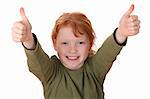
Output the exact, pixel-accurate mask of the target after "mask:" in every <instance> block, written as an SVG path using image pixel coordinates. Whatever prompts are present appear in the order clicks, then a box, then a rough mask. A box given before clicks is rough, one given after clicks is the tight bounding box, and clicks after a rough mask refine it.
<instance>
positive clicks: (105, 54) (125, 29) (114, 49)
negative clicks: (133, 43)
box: [93, 5, 140, 79]
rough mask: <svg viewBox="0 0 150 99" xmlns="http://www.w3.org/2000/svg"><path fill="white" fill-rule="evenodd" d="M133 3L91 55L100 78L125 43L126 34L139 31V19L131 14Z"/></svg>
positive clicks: (102, 77) (103, 75) (134, 33)
mask: <svg viewBox="0 0 150 99" xmlns="http://www.w3.org/2000/svg"><path fill="white" fill-rule="evenodd" d="M133 10H134V5H131V6H130V8H129V10H128V11H127V12H125V14H124V15H123V16H122V18H121V20H120V24H119V27H118V29H116V30H115V31H114V33H113V35H111V36H110V37H108V38H107V39H106V40H105V42H104V43H103V45H102V46H101V47H100V48H99V50H98V51H97V53H96V54H95V55H94V56H93V64H95V65H94V66H95V71H96V73H97V74H98V76H99V77H100V78H101V79H104V78H105V76H106V74H107V73H108V71H109V69H110V68H111V66H112V64H113V62H114V61H115V60H116V57H117V55H118V54H119V53H120V51H121V49H122V47H123V46H124V45H125V44H126V39H127V37H128V36H133V35H136V34H137V33H138V32H139V28H140V21H139V20H138V16H136V15H131V13H132V12H133Z"/></svg>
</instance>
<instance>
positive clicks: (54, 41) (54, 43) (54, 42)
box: [53, 39, 57, 51]
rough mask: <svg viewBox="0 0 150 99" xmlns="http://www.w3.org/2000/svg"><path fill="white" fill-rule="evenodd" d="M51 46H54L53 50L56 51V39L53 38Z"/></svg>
mask: <svg viewBox="0 0 150 99" xmlns="http://www.w3.org/2000/svg"><path fill="white" fill-rule="evenodd" d="M53 47H54V49H55V51H57V46H56V39H53Z"/></svg>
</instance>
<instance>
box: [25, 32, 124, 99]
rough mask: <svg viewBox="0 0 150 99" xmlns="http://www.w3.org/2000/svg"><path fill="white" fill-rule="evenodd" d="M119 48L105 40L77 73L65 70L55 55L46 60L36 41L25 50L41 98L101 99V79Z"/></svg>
mask: <svg viewBox="0 0 150 99" xmlns="http://www.w3.org/2000/svg"><path fill="white" fill-rule="evenodd" d="M122 47H123V46H120V45H118V44H117V43H116V41H115V39H114V36H113V35H111V36H110V37H108V38H107V39H106V40H105V41H104V43H103V45H102V46H101V47H100V48H99V49H98V51H97V52H96V54H95V55H93V56H91V57H88V58H87V59H86V61H85V63H84V65H83V66H82V68H80V69H78V70H74V71H73V70H69V69H67V68H66V67H64V66H63V64H62V63H61V62H60V60H59V58H57V57H56V56H55V55H54V56H52V57H50V58H49V56H48V55H47V54H46V53H45V52H44V51H43V50H42V48H41V46H40V44H39V42H38V41H37V44H36V48H35V49H34V50H28V49H25V52H26V55H27V63H28V66H29V70H30V71H31V72H32V73H33V74H34V75H35V76H36V77H38V78H39V79H40V81H41V82H42V84H43V90H44V96H45V99H104V92H103V83H104V80H105V76H106V74H107V73H108V71H109V70H110V68H111V66H112V64H113V62H114V61H115V59H116V57H117V55H118V54H119V52H120V50H121V49H122Z"/></svg>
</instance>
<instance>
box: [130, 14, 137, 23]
mask: <svg viewBox="0 0 150 99" xmlns="http://www.w3.org/2000/svg"><path fill="white" fill-rule="evenodd" d="M137 20H138V16H137V15H131V16H130V17H129V22H134V21H137Z"/></svg>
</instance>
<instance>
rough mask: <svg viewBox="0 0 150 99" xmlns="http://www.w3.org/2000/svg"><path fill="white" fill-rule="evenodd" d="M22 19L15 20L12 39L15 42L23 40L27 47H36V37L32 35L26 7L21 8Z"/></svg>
mask: <svg viewBox="0 0 150 99" xmlns="http://www.w3.org/2000/svg"><path fill="white" fill-rule="evenodd" d="M20 16H21V18H22V20H21V21H19V22H15V23H14V24H13V26H12V39H13V40H14V41H15V42H22V43H23V44H24V45H25V47H27V48H29V49H31V48H33V47H34V38H33V35H32V32H31V30H32V26H31V24H30V22H29V20H28V18H27V17H26V15H25V11H24V8H20Z"/></svg>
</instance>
